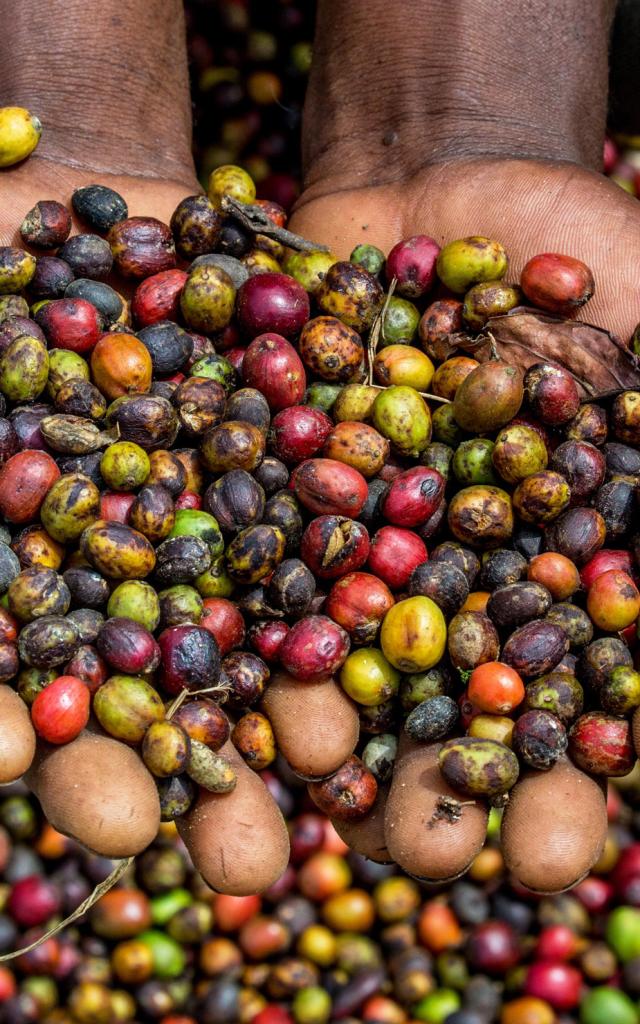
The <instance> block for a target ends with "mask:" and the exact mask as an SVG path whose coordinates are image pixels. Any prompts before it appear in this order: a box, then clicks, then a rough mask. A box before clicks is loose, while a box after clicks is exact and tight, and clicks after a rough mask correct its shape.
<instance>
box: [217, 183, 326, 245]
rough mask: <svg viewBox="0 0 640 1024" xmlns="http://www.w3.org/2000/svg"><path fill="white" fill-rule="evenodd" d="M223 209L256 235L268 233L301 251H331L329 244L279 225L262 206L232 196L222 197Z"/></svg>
mask: <svg viewBox="0 0 640 1024" xmlns="http://www.w3.org/2000/svg"><path fill="white" fill-rule="evenodd" d="M222 210H223V212H224V213H226V214H228V215H229V216H230V217H233V218H234V220H237V221H238V223H239V224H240V225H241V226H242V227H243V228H245V229H246V230H247V231H253V233H254V234H256V235H266V236H267V238H273V239H274V240H275V241H276V242H280V243H281V244H282V245H286V246H287V247H288V248H289V249H297V250H298V251H299V252H330V251H331V250H330V249H329V246H328V245H320V243H319V242H310V241H309V240H308V239H307V238H303V237H302V235H296V234H295V232H293V231H289V230H288V229H287V228H281V227H278V225H277V224H274V223H273V221H272V220H271V217H269V216H267V214H266V213H265V212H264V210H263V209H262V207H261V206H255V205H253V204H252V203H240V202H238V200H237V199H234V198H233V197H232V196H223V197H222Z"/></svg>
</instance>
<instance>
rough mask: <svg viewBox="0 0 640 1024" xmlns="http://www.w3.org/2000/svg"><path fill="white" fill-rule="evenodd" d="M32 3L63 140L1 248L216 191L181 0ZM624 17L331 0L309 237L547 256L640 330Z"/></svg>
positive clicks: (27, 66) (13, 63)
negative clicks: (618, 39)
mask: <svg viewBox="0 0 640 1024" xmlns="http://www.w3.org/2000/svg"><path fill="white" fill-rule="evenodd" d="M24 6H25V5H23V8H19V9H15V7H14V5H13V3H11V0H0V15H4V21H3V23H4V24H11V25H12V26H13V33H12V37H11V39H10V40H8V39H5V46H4V49H5V51H6V52H4V53H1V54H0V55H1V56H2V60H1V61H0V97H1V100H2V103H3V104H10V103H13V104H17V105H20V106H26V107H30V108H31V109H32V110H33V112H34V113H36V114H38V115H39V116H40V118H41V120H42V121H43V123H44V126H45V134H44V136H43V140H42V142H41V144H40V147H39V149H38V151H37V153H36V155H35V156H34V157H32V158H31V159H30V160H29V161H27V162H26V163H25V164H24V165H22V166H21V167H18V168H16V169H15V170H12V171H10V172H5V173H3V174H2V175H1V176H0V211H1V212H0V241H3V242H6V241H8V240H9V239H10V238H12V237H14V235H13V232H14V231H15V225H16V222H17V221H19V220H20V218H21V217H22V216H23V215H24V213H26V211H27V210H28V209H29V208H30V207H31V206H32V205H33V203H34V202H35V201H36V200H37V199H42V198H57V199H60V200H62V201H65V202H68V200H69V195H70V192H71V191H72V189H73V188H74V187H76V186H78V185H83V184H89V183H91V182H94V181H98V182H101V183H105V184H110V185H112V186H113V187H115V188H116V189H118V191H120V192H122V194H123V195H124V196H125V198H126V199H127V201H128V203H129V208H130V213H131V214H134V215H135V214H152V215H155V216H158V217H161V218H162V219H164V220H168V219H169V217H170V215H171V212H172V210H173V208H174V207H175V205H176V203H177V202H178V201H179V200H180V199H181V198H182V197H183V196H185V195H188V194H190V193H193V192H195V191H197V190H198V186H197V182H196V180H195V175H194V171H193V165H192V162H191V156H190V111H189V100H188V83H187V74H186V51H185V49H184V45H183V42H182V40H183V38H184V27H183V21H182V13H181V8H180V4H179V2H178V0H101V2H100V3H97V2H93V3H91V2H88V0H65V2H64V3H63V2H62V0H49V2H47V3H46V4H45V0H34V2H33V3H31V4H30V5H28V6H29V10H28V15H27V14H25V13H24ZM613 6H614V5H613V2H612V0H595V2H594V3H592V4H589V5H585V4H584V3H583V2H580V0H554V2H553V3H551V2H550V0H513V2H512V3H510V4H509V5H504V4H495V2H492V0H476V2H474V3H473V4H470V3H468V2H467V0H428V2H425V0H398V2H397V3H396V4H394V5H393V6H392V8H390V5H389V4H388V3H384V2H383V0H370V2H369V3H368V4H366V5H363V4H354V3H352V2H350V0H320V4H319V19H318V33H317V40H316V46H315V56H314V65H313V73H312V76H311V82H310V88H309V96H308V101H307V108H306V117H305V169H306V170H305V191H304V193H303V195H302V197H301V199H300V201H299V203H298V206H297V210H296V213H295V215H294V217H293V219H292V227H293V229H294V230H297V231H299V232H301V233H302V234H305V235H306V236H307V237H309V238H312V239H315V240H317V241H320V242H325V243H328V244H330V245H331V246H332V247H333V248H334V249H335V251H336V252H337V253H338V255H339V256H342V257H346V256H348V255H349V253H350V251H351V250H352V248H353V247H354V246H355V245H356V244H357V243H358V242H360V241H370V242H373V243H374V244H377V245H379V246H380V247H381V248H382V249H383V250H384V251H388V249H390V248H391V246H392V245H393V244H395V243H396V242H397V241H398V240H399V239H401V238H403V237H407V236H409V235H412V234H417V233H426V234H430V235H432V236H434V237H435V238H436V239H438V241H440V242H443V241H448V240H451V239H454V238H457V237H461V236H463V235H466V234H472V233H473V234H486V235H489V236H492V237H495V238H497V239H499V240H500V241H501V242H502V243H503V244H504V245H505V247H506V248H507V251H508V253H509V256H510V259H511V271H510V274H511V276H512V277H513V278H517V275H518V272H519V270H520V268H521V267H522V265H523V264H524V262H525V261H526V260H527V259H528V258H529V257H530V256H532V255H534V254H535V253H537V252H541V251H559V252H565V253H569V254H573V255H576V256H579V257H580V258H582V259H584V260H585V261H586V262H587V263H589V264H590V266H591V267H592V268H593V270H594V272H595V275H596V281H597V293H596V297H595V299H594V300H593V301H592V302H591V303H590V305H589V309H588V317H589V319H590V320H592V321H595V322H597V323H601V324H603V325H606V326H608V327H610V328H613V329H614V330H616V331H617V332H618V333H619V334H620V335H621V336H622V337H628V336H629V334H630V332H631V331H632V329H633V328H634V326H635V324H636V322H637V321H638V320H639V319H640V303H639V302H638V299H637V292H636V287H637V281H636V277H637V266H638V259H639V257H640V207H638V204H637V202H636V201H635V200H632V199H631V198H630V197H629V196H627V195H626V194H624V193H623V192H622V191H621V190H619V189H618V188H617V187H616V186H614V185H611V184H609V183H608V182H607V181H606V180H605V179H604V178H602V177H601V176H600V175H599V174H598V168H599V167H600V159H601V149H602V137H603V133H604V122H605V110H606V81H607V40H608V35H609V28H610V22H611V18H612V14H613ZM34 8H35V9H34ZM39 8H42V9H41V10H39ZM390 10H391V11H392V13H391V14H390ZM38 20H41V21H42V22H46V24H47V26H48V30H47V34H46V37H45V36H44V35H43V34H40V33H37V32H34V31H33V25H34V24H37V23H38ZM338 29H339V30H338ZM45 69H46V73H45ZM3 198H4V202H2V199H3ZM265 798H266V797H265ZM525 817H526V815H525ZM600 824H601V822H600ZM80 838H81V837H80ZM451 841H452V842H453V841H454V840H453V839H452V840H451ZM200 842H202V837H201V839H200ZM263 849H264V847H263ZM425 874H427V875H428V870H425ZM251 877H252V872H251V870H250V866H249V870H248V871H247V891H249V890H250V888H251ZM574 880H575V877H571V878H568V879H567V884H569V883H570V882H572V881H574Z"/></svg>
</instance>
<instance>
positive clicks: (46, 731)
mask: <svg viewBox="0 0 640 1024" xmlns="http://www.w3.org/2000/svg"><path fill="white" fill-rule="evenodd" d="M89 703H90V694H89V687H88V686H87V684H86V683H83V681H82V680H81V679H78V678H77V677H76V676H58V678H57V679H54V681H53V682H52V683H50V684H49V685H48V686H45V688H44V690H41V691H40V693H39V694H38V696H37V697H36V699H35V700H34V702H33V704H32V705H31V719H32V721H33V725H34V728H35V730H36V732H37V733H38V735H39V736H42V738H43V739H44V740H47V742H48V743H69V742H70V741H71V740H73V739H75V738H76V736H77V735H78V733H80V732H82V730H83V729H84V727H85V725H86V724H87V722H88V720H89Z"/></svg>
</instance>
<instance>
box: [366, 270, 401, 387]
mask: <svg viewBox="0 0 640 1024" xmlns="http://www.w3.org/2000/svg"><path fill="white" fill-rule="evenodd" d="M397 283H398V278H397V277H394V278H393V279H392V281H391V284H390V285H389V291H388V292H387V297H386V298H385V300H384V305H383V307H382V309H381V310H380V312H379V313H378V315H377V317H376V318H375V320H374V322H373V327H372V328H371V330H370V331H369V344H368V346H367V356H368V357H369V372H368V373H367V384H370V385H372V386H373V387H375V385H374V384H373V363H374V360H375V358H376V352H377V351H378V345H379V344H380V335H381V334H382V325H383V324H384V318H385V316H386V315H387V310H388V308H389V302H390V301H391V296H392V295H393V293H394V291H395V290H396V284H397Z"/></svg>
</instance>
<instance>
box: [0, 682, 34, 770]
mask: <svg viewBox="0 0 640 1024" xmlns="http://www.w3.org/2000/svg"><path fill="white" fill-rule="evenodd" d="M35 751H36V734H35V732H34V729H33V726H32V724H31V717H30V715H29V709H28V708H27V705H26V704H25V703H24V701H23V700H22V698H21V697H20V696H19V694H17V693H16V691H15V690H12V689H11V687H10V686H0V785H2V786H4V785H6V784H7V783H9V782H15V781H16V779H19V778H20V777H21V776H22V775H24V773H25V772H26V771H27V770H28V769H29V767H30V766H31V762H32V761H33V758H34V755H35Z"/></svg>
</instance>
